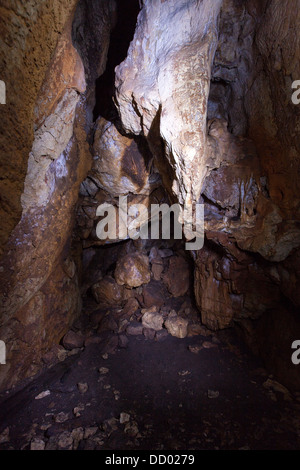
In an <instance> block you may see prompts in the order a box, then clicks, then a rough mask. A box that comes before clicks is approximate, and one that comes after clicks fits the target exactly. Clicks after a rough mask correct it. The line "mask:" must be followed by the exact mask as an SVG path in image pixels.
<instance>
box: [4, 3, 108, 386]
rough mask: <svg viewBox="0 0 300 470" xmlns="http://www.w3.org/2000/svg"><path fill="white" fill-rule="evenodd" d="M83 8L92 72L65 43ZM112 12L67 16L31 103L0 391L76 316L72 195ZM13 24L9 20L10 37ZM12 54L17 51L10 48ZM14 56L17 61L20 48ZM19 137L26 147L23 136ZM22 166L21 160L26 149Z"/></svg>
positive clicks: (29, 371)
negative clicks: (93, 50)
mask: <svg viewBox="0 0 300 470" xmlns="http://www.w3.org/2000/svg"><path fill="white" fill-rule="evenodd" d="M33 3H34V2H33ZM69 3H70V2H69ZM88 5H90V8H93V9H94V10H95V9H98V15H95V18H94V23H93V22H92V21H91V22H90V28H91V30H93V31H95V30H96V29H97V28H98V27H99V24H98V23H97V21H98V20H99V17H100V18H101V21H102V23H103V24H102V23H101V24H102V26H103V28H102V29H100V28H99V29H98V32H97V33H96V34H94V35H93V41H94V43H95V42H97V41H98V44H99V52H98V54H99V56H100V57H101V61H100V62H101V63H100V66H99V67H94V66H93V67H92V66H91V67H89V64H93V59H94V57H93V56H92V57H90V58H88V57H86V60H85V64H83V62H82V59H81V57H80V52H82V49H80V47H78V49H79V52H78V51H77V50H76V49H75V47H74V45H73V42H72V35H73V37H74V36H75V38H76V31H75V32H74V30H72V25H73V19H74V14H75V20H76V21H75V22H76V26H77V27H80V25H81V26H82V29H83V30H84V21H86V17H85V15H84V16H82V10H84V8H87V9H88V8H89V6H88ZM73 6H74V5H73ZM113 7H114V2H104V1H103V2H89V3H87V2H85V1H81V2H79V6H78V8H77V10H76V12H75V10H74V8H73V9H66V13H65V15H66V19H65V26H64V29H63V30H62V31H61V34H60V35H59V38H58V41H57V44H56V48H55V51H54V53H53V55H52V58H51V61H50V56H49V57H48V69H47V71H46V73H45V70H44V81H43V82H42V83H39V86H38V84H37V83H36V88H37V90H36V91H37V93H36V96H35V100H34V99H33V100H32V105H33V106H34V105H35V112H34V114H33V111H32V114H31V115H30V116H29V118H28V122H29V123H30V122H31V123H33V122H34V134H33V143H32V147H31V151H30V153H29V158H28V154H27V158H28V164H27V174H26V177H25V183H24V191H23V193H22V195H21V204H22V216H21V220H20V221H19V223H18V224H17V226H16V227H15V229H14V230H13V232H12V233H11V235H10V238H9V241H8V243H7V246H6V250H5V253H4V255H3V257H2V259H1V322H0V336H1V339H2V340H4V341H5V343H6V347H7V364H6V365H5V366H3V367H1V377H0V386H1V387H11V386H12V385H14V384H15V383H16V382H17V381H18V380H19V379H20V378H24V377H26V376H31V375H33V374H34V373H35V372H37V371H38V370H39V368H40V366H41V358H42V356H43V354H44V353H45V352H46V351H47V350H48V349H49V348H50V347H51V345H53V344H55V343H58V342H59V341H60V339H61V338H62V336H63V335H64V334H65V332H66V331H67V329H68V327H69V325H70V324H71V323H72V322H73V321H74V318H76V315H78V313H79V312H80V310H81V297H80V290H79V285H78V270H77V267H76V265H75V262H74V259H75V260H76V254H75V255H74V256H73V255H72V252H71V238H72V230H73V225H74V221H75V218H74V216H75V206H76V203H77V200H78V192H79V187H80V184H81V182H82V181H83V180H84V178H85V176H86V174H87V171H88V170H89V168H90V166H91V159H92V157H91V153H90V148H89V144H88V133H89V129H90V116H91V115H92V107H93V100H92V98H91V96H90V95H91V94H92V88H91V81H93V80H94V82H95V80H96V78H97V74H98V73H103V71H104V68H105V55H106V54H107V50H108V43H109V34H110V28H111V23H112V22H111V16H112V13H113ZM39 8H40V7H37V5H32V12H31V14H32V15H33V18H38V17H39V15H40V14H41V12H40V9H39ZM52 8H53V10H55V8H54V6H52ZM59 11H60V10H59ZM42 12H43V10H42ZM43 21H45V18H44V19H43ZM9 24H10V23H9ZM13 24H14V21H13V20H12V24H11V25H10V28H12V29H13ZM52 27H53V28H55V23H54V24H52ZM29 38H30V40H31V41H33V43H34V41H35V40H36V38H35V37H32V36H31V35H30V34H29ZM81 42H82V43H83V44H84V46H85V47H86V48H87V49H89V38H88V37H84V35H83V36H82V38H81ZM44 47H45V51H44V50H43V49H41V52H42V53H44V52H45V57H46V58H47V44H46V43H45V42H44ZM14 48H16V50H18V47H17V45H16V44H14ZM19 48H20V50H19V53H20V54H22V53H23V50H22V48H21V44H20V46H19ZM102 55H103V57H102ZM88 59H89V60H90V61H89V60H88ZM37 68H38V69H39V67H37ZM23 79H24V80H25V85H24V86H26V83H27V84H28V86H29V80H28V76H25V77H23ZM87 81H89V84H90V87H89V89H88V91H87V89H86V82H87ZM10 82H12V79H11V80H10ZM8 93H9V90H8ZM28 112H29V111H28ZM6 113H7V110H6ZM19 131H20V133H22V135H23V138H24V139H25V138H28V143H29V142H30V133H29V131H28V130H27V129H25V128H23V129H22V130H21V129H19ZM22 158H23V159H24V161H25V160H26V146H24V147H23V149H22Z"/></svg>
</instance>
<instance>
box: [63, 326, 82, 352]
mask: <svg viewBox="0 0 300 470" xmlns="http://www.w3.org/2000/svg"><path fill="white" fill-rule="evenodd" d="M62 343H63V346H64V347H65V348H66V349H75V348H82V346H83V344H84V336H82V335H81V334H78V333H75V331H72V330H70V331H68V333H67V334H66V335H65V336H64V337H63V341H62Z"/></svg>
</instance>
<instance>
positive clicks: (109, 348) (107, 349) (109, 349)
mask: <svg viewBox="0 0 300 470" xmlns="http://www.w3.org/2000/svg"><path fill="white" fill-rule="evenodd" d="M118 345H119V337H118V336H117V335H114V336H112V337H111V338H109V339H108V340H107V341H106V342H105V344H104V346H103V350H102V351H103V352H104V353H107V354H114V353H115V351H116V349H117V347H118Z"/></svg>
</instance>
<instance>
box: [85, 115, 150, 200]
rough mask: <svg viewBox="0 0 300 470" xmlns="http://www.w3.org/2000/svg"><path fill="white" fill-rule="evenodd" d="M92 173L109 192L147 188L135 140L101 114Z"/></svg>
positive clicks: (95, 139)
mask: <svg viewBox="0 0 300 470" xmlns="http://www.w3.org/2000/svg"><path fill="white" fill-rule="evenodd" d="M91 174H92V176H93V178H94V180H96V181H97V182H98V183H99V187H100V188H102V189H104V190H106V191H107V192H108V193H109V194H111V195H112V196H119V195H124V194H128V193H130V192H131V193H135V194H139V193H142V192H143V193H145V192H149V185H148V177H149V173H148V171H147V168H146V164H145V160H144V158H143V156H142V155H141V153H140V152H139V149H138V146H137V144H136V142H135V141H134V140H132V139H129V138H128V137H124V136H122V135H121V134H120V133H119V132H118V130H117V129H116V127H115V126H114V124H112V123H111V122H108V121H106V120H105V119H103V118H100V119H99V120H98V122H97V129H96V132H95V136H94V162H93V168H92V173H91Z"/></svg>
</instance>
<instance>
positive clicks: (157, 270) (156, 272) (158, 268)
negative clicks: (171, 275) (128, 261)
mask: <svg viewBox="0 0 300 470" xmlns="http://www.w3.org/2000/svg"><path fill="white" fill-rule="evenodd" d="M163 270H164V266H163V264H162V263H156V262H155V263H153V264H152V266H151V271H152V274H153V279H154V280H155V281H160V280H161V275H162V272H163Z"/></svg>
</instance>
